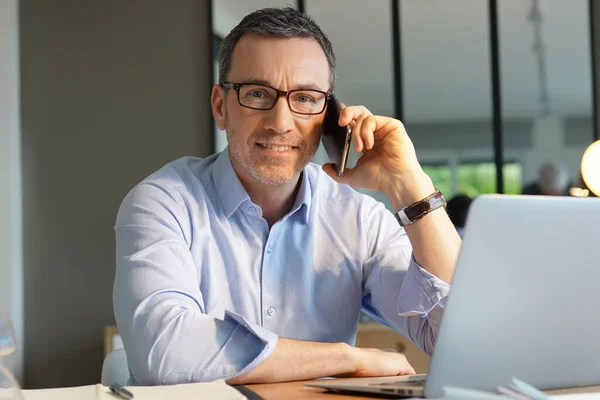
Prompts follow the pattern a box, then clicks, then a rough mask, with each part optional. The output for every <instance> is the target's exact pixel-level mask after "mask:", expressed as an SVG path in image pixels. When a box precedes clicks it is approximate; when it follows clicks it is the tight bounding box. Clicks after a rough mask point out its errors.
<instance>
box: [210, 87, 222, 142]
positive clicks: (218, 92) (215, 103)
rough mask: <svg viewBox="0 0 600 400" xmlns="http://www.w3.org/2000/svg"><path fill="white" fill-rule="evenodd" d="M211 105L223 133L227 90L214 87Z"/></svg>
mask: <svg viewBox="0 0 600 400" xmlns="http://www.w3.org/2000/svg"><path fill="white" fill-rule="evenodd" d="M210 104H211V106H212V112H213V117H214V118H215V121H216V122H217V127H219V129H220V130H222V131H223V130H225V89H223V88H222V87H221V86H219V85H214V86H213V90H212V93H211V95H210Z"/></svg>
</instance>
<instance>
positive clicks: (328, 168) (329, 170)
mask: <svg viewBox="0 0 600 400" xmlns="http://www.w3.org/2000/svg"><path fill="white" fill-rule="evenodd" d="M323 171H324V172H325V173H326V174H327V175H329V177H330V178H331V179H333V180H334V181H336V182H338V183H343V184H346V185H350V181H351V180H352V174H353V173H354V168H344V176H342V177H341V178H340V177H339V176H338V175H337V172H336V169H335V168H334V165H333V164H332V163H327V164H323Z"/></svg>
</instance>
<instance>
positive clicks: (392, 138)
mask: <svg viewBox="0 0 600 400" xmlns="http://www.w3.org/2000/svg"><path fill="white" fill-rule="evenodd" d="M338 123H339V124H340V125H341V126H346V125H349V124H350V125H351V126H352V142H353V143H354V150H355V151H356V152H363V155H362V156H361V157H360V158H359V160H358V162H357V163H356V166H355V167H354V168H346V170H345V172H344V177H343V178H341V179H340V178H338V177H337V176H336V174H335V173H334V170H333V166H332V165H331V164H326V165H325V166H324V167H323V170H324V171H325V172H326V173H327V174H328V175H329V176H331V177H332V178H334V179H335V180H337V181H339V182H340V183H346V184H348V185H350V186H352V187H354V188H356V189H369V190H377V191H379V192H382V193H384V194H386V195H387V196H388V197H389V198H390V200H391V201H392V203H394V206H395V207H396V208H398V209H400V208H402V207H404V206H407V205H410V204H412V203H414V202H415V201H418V200H421V199H423V198H425V197H427V196H429V195H430V194H432V193H433V191H434V190H435V189H434V187H433V184H432V183H431V179H429V177H428V176H427V175H426V174H425V173H424V172H423V170H422V168H421V165H420V164H419V161H418V160H417V156H416V153H415V148H414V146H413V144H412V141H411V140H410V138H409V137H408V134H407V133H406V130H405V129H404V125H403V124H402V122H400V121H399V120H397V119H394V118H389V117H383V116H379V115H372V114H371V112H370V111H369V110H367V108H365V107H364V106H350V107H345V108H343V109H342V111H341V113H340V119H339V121H338Z"/></svg>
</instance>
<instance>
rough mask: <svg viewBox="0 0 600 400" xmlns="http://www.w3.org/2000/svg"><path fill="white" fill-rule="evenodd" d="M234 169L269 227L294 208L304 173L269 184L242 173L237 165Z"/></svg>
mask: <svg viewBox="0 0 600 400" xmlns="http://www.w3.org/2000/svg"><path fill="white" fill-rule="evenodd" d="M234 169H235V170H236V173H237V175H238V177H239V178H240V182H241V183H242V186H244V189H246V192H247V193H248V196H250V200H252V202H253V203H254V204H256V205H258V206H259V207H260V208H261V209H262V213H263V218H264V219H265V220H266V221H267V223H268V224H269V228H270V227H271V226H273V224H274V223H275V222H277V221H279V220H280V219H281V218H283V216H284V215H285V214H287V213H288V212H289V211H290V210H291V209H292V206H293V205H294V201H295V200H296V197H297V195H298V190H299V189H300V177H301V176H302V174H300V175H298V176H296V177H295V178H294V179H292V180H291V181H289V182H286V183H284V184H283V185H268V184H265V183H262V182H259V181H257V180H256V179H253V178H251V177H249V176H247V175H246V174H244V173H240V171H237V168H235V165H234Z"/></svg>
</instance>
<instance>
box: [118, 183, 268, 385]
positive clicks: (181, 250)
mask: <svg viewBox="0 0 600 400" xmlns="http://www.w3.org/2000/svg"><path fill="white" fill-rule="evenodd" d="M188 225H189V217H188V216H187V214H186V211H185V208H184V207H183V206H182V204H181V202H180V200H179V198H178V197H177V195H176V194H173V193H171V192H169V191H168V190H166V189H165V188H162V187H159V186H157V185H149V184H141V185H138V186H137V187H136V188H134V189H133V190H132V191H131V192H130V193H129V194H128V196H127V197H126V198H125V200H124V201H123V203H122V204H121V207H120V209H119V213H118V216H117V222H116V225H115V233H116V246H117V253H116V264H117V270H116V275H115V284H114V290H113V301H114V312H115V317H116V321H117V325H118V327H119V331H120V334H121V336H122V338H123V343H124V347H125V352H126V354H127V359H128V363H129V369H130V372H131V375H132V376H131V378H132V379H131V381H132V383H133V384H138V385H161V384H176V383H187V382H205V381H212V380H215V379H219V378H222V379H228V378H231V377H234V376H237V375H239V374H243V373H245V372H247V371H249V370H251V369H253V368H254V367H255V366H257V365H258V364H259V363H260V362H262V361H263V360H264V359H265V358H267V357H268V356H269V355H270V354H271V352H272V351H273V349H274V347H275V344H276V342H277V335H275V334H274V333H272V332H269V331H268V330H266V329H264V328H262V327H261V326H258V325H256V324H252V323H250V322H248V321H247V320H246V319H244V318H243V317H242V316H240V315H237V314H234V313H231V312H227V311H226V312H225V315H224V316H223V317H222V318H216V317H214V316H211V315H207V314H206V313H205V307H204V300H203V296H202V293H201V291H200V276H199V272H198V271H199V269H198V268H197V266H196V265H195V263H194V260H193V258H192V255H191V253H190V251H189V244H188V242H189V235H190V227H189V226H188Z"/></svg>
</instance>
